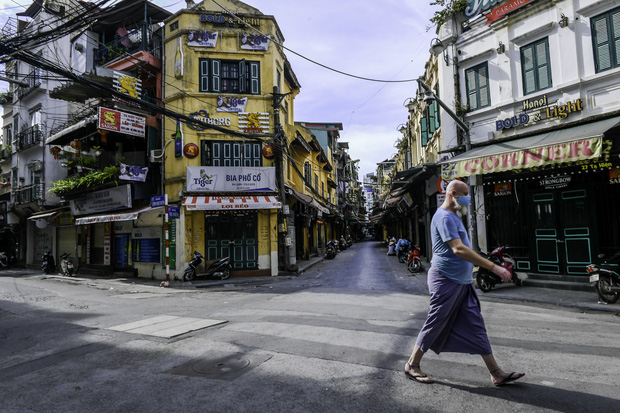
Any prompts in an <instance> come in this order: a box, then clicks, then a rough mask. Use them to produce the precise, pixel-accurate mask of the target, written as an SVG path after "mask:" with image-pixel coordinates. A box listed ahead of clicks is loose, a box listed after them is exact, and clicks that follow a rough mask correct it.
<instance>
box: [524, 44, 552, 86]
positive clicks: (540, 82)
mask: <svg viewBox="0 0 620 413" xmlns="http://www.w3.org/2000/svg"><path fill="white" fill-rule="evenodd" d="M521 72H522V74H523V94H524V95H529V94H530V93H534V92H538V91H540V90H543V89H548V88H550V87H551V86H552V83H551V64H550V62H549V39H547V38H544V39H541V40H538V41H536V42H534V43H531V44H528V45H527V46H523V47H522V48H521Z"/></svg>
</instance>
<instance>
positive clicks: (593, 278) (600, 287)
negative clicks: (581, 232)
mask: <svg viewBox="0 0 620 413" xmlns="http://www.w3.org/2000/svg"><path fill="white" fill-rule="evenodd" d="M598 257H599V258H600V259H602V260H603V262H602V263H601V265H596V264H590V265H588V266H587V267H586V271H588V273H590V274H591V275H590V282H591V283H592V286H593V287H594V288H595V289H596V293H597V294H598V296H599V298H600V299H601V300H603V301H604V302H606V303H608V304H613V303H615V302H616V301H618V297H619V296H620V274H618V271H617V268H618V263H620V252H617V253H616V254H615V255H614V256H613V257H611V258H609V259H605V255H604V254H601V255H599V256H598ZM612 268H615V269H616V271H614V270H612Z"/></svg>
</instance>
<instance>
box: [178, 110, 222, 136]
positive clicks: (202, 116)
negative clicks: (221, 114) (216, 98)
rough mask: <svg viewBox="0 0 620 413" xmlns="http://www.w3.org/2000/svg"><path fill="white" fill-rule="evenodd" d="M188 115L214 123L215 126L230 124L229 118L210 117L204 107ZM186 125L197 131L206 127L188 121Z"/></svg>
mask: <svg viewBox="0 0 620 413" xmlns="http://www.w3.org/2000/svg"><path fill="white" fill-rule="evenodd" d="M189 117H190V118H192V119H196V120H199V121H201V122H203V123H206V124H208V125H215V126H230V125H231V121H230V118H211V117H209V112H207V111H206V110H204V109H203V110H199V111H198V112H194V113H190V114H189ZM187 126H189V127H190V128H192V129H193V130H197V131H203V130H205V129H207V128H206V127H203V126H200V125H196V124H194V123H188V124H187Z"/></svg>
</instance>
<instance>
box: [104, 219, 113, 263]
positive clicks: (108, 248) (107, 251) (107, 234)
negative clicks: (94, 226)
mask: <svg viewBox="0 0 620 413" xmlns="http://www.w3.org/2000/svg"><path fill="white" fill-rule="evenodd" d="M111 228H112V226H111V225H110V223H109V222H106V223H105V224H103V265H110V263H111V262H112V260H111V257H112V254H111V252H112V242H111V241H112V231H111Z"/></svg>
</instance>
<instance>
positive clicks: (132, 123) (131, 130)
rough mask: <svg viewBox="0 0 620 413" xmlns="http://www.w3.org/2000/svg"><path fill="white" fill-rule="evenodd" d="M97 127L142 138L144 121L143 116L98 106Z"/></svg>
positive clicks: (144, 127) (144, 129)
mask: <svg viewBox="0 0 620 413" xmlns="http://www.w3.org/2000/svg"><path fill="white" fill-rule="evenodd" d="M98 128H99V129H102V130H107V131H112V132H118V133H124V134H126V135H132V136H139V137H141V138H144V136H145V131H146V122H145V120H144V116H138V115H134V114H131V113H126V112H120V111H118V110H113V109H108V108H103V107H99V126H98Z"/></svg>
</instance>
